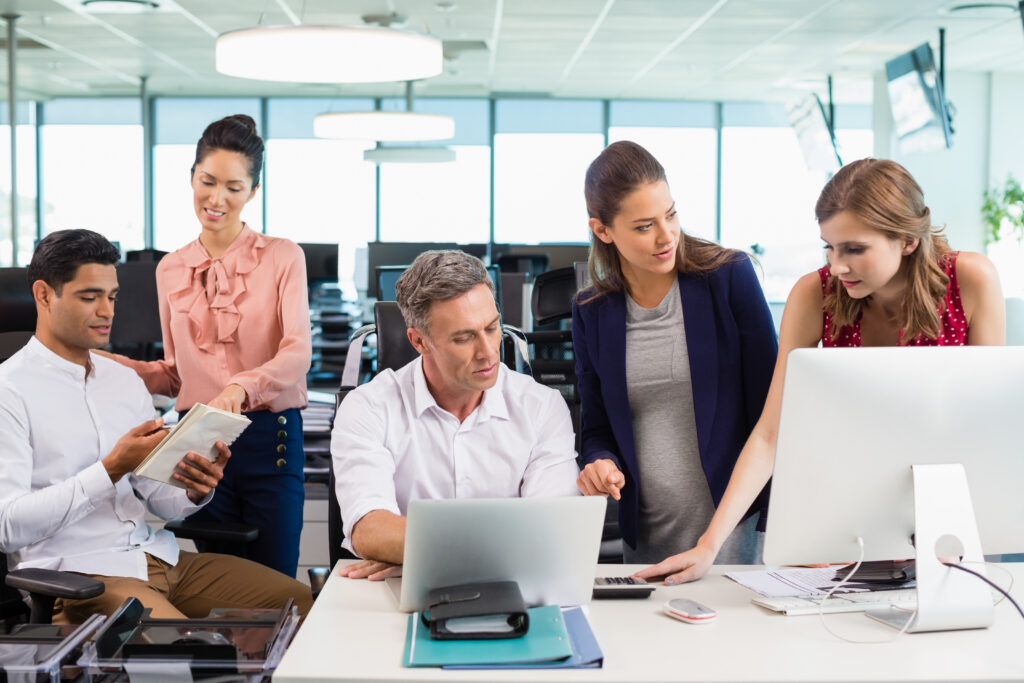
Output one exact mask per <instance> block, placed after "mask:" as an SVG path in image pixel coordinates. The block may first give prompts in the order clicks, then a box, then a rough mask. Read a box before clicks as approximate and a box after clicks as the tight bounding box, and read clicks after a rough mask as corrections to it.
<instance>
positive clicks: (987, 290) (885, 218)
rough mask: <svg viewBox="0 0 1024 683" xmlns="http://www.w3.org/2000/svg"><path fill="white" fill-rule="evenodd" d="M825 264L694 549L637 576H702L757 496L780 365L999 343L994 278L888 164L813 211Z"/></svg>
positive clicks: (847, 180)
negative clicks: (951, 241) (825, 354)
mask: <svg viewBox="0 0 1024 683" xmlns="http://www.w3.org/2000/svg"><path fill="white" fill-rule="evenodd" d="M815 215H816V217H817V220H818V224H819V227H820V229H821V239H822V241H823V242H824V247H825V254H826V256H827V259H828V265H826V266H824V267H822V268H821V269H819V270H817V271H815V272H812V273H808V274H807V275H804V276H803V277H802V278H800V280H798V281H797V283H796V285H795V286H794V287H793V290H792V291H791V292H790V294H789V299H788V300H787V301H786V308H785V312H784V314H783V317H782V325H781V328H780V331H779V354H778V359H777V360H776V363H775V372H774V374H773V376H772V383H771V388H770V389H769V390H768V399H767V402H766V403H765V407H764V411H763V412H762V413H761V418H760V420H759V421H758V423H757V425H756V426H755V427H754V431H753V432H752V433H751V435H750V438H749V439H748V440H747V443H746V445H745V446H744V447H743V451H742V452H741V453H740V457H739V460H738V461H737V463H736V467H735V468H734V470H733V473H732V477H731V479H730V480H729V485H728V487H727V488H726V491H725V495H724V497H723V498H722V502H721V503H720V504H719V506H718V509H717V510H716V512H715V515H714V517H713V518H712V520H711V523H710V524H709V525H708V528H707V530H706V531H705V532H704V534H703V535H702V536H701V537H700V539H699V540H698V542H697V545H696V546H695V547H694V548H693V549H691V550H688V551H686V552H684V553H681V554H679V555H673V556H671V557H669V558H668V559H666V560H664V561H662V562H661V563H659V564H656V565H653V566H651V567H648V568H646V569H644V570H642V571H640V572H638V576H641V577H644V578H650V577H656V576H666V583H681V582H684V581H692V580H694V579H697V578H700V577H701V576H702V575H703V574H704V573H705V572H706V571H707V570H708V568H709V567H710V566H711V563H712V562H713V560H714V558H715V555H716V554H717V552H718V548H719V547H720V546H721V544H722V542H723V540H724V539H725V538H727V537H728V536H729V534H730V532H731V531H732V529H733V528H734V527H735V526H736V524H737V523H738V522H739V521H740V519H741V518H742V516H743V513H744V512H746V510H747V508H748V507H749V506H750V503H751V501H753V500H754V498H755V497H756V496H757V494H758V492H760V491H761V489H762V488H763V487H764V485H765V483H766V482H767V481H768V479H769V477H770V476H771V473H772V468H773V466H774V460H775V443H776V441H775V440H776V430H777V428H778V423H779V407H780V402H781V399H782V381H783V377H784V376H785V372H786V357H787V356H788V355H789V352H790V351H792V350H793V349H795V348H801V347H812V348H813V347H815V346H818V344H819V343H820V344H821V345H823V346H963V345H967V344H970V345H986V344H987V345H999V344H1003V343H1005V341H1006V322H1005V303H1004V301H1003V295H1002V292H1001V290H1000V287H999V278H998V275H997V274H996V271H995V268H994V267H993V266H992V264H991V263H990V262H989V260H988V259H987V258H985V257H984V256H982V255H981V254H976V253H972V252H956V251H952V250H951V249H950V247H949V245H948V244H947V242H946V240H945V238H943V237H942V236H941V234H940V232H941V229H940V228H935V227H933V226H932V224H931V214H930V212H929V210H928V207H927V206H926V205H925V203H924V195H923V193H922V192H921V188H920V186H919V185H918V184H917V182H916V181H915V180H914V179H913V177H912V176H911V175H910V173H909V172H908V171H907V170H906V169H905V168H903V167H902V166H900V165H899V164H897V163H896V162H894V161H888V160H879V159H862V160H860V161H855V162H853V163H851V164H848V165H847V166H844V167H843V168H842V169H840V171H839V172H838V173H836V175H835V176H834V177H833V178H832V180H830V181H829V182H828V184H827V185H826V186H825V189H824V190H822V192H821V196H820V197H818V202H817V205H816V206H815Z"/></svg>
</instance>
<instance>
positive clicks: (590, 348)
mask: <svg viewBox="0 0 1024 683" xmlns="http://www.w3.org/2000/svg"><path fill="white" fill-rule="evenodd" d="M679 294H680V298H681V299H682V305H683V314H684V315H683V325H684V327H685V332H686V346H687V349H688V352H689V357H690V377H691V380H692V383H693V407H694V413H695V418H696V422H697V444H698V448H699V450H700V461H701V465H702V466H703V468H704V474H705V475H706V476H707V479H708V484H709V486H710V488H711V497H712V499H713V500H714V503H715V506H716V507H717V506H718V503H719V501H721V499H722V495H723V494H724V493H725V487H726V485H727V484H728V483H729V477H730V475H731V474H732V469H733V465H735V464H736V459H737V457H739V454H740V450H741V449H742V448H743V444H744V443H745V442H746V440H747V437H748V436H749V435H750V432H751V430H752V429H753V428H754V425H755V424H756V423H757V420H758V418H759V417H760V415H761V410H762V408H763V407H764V402H765V398H766V397H767V396H768V386H769V385H770V384H771V379H772V371H773V370H774V367H775V357H776V354H777V352H778V339H777V338H776V336H775V327H774V325H773V324H772V316H771V312H770V311H769V309H768V304H767V302H766V301H765V298H764V293H763V292H762V290H761V285H760V283H759V282H758V281H757V276H756V275H755V273H754V268H753V265H752V264H751V262H750V259H748V258H742V259H737V260H736V261H734V262H731V263H728V264H726V265H724V266H722V267H720V268H718V269H716V270H714V271H712V272H711V273H705V274H700V275H689V274H683V273H680V274H679ZM585 298H586V296H585V295H584V296H583V297H582V299H584V300H585ZM572 340H573V348H574V350H575V353H576V377H577V381H578V391H579V392H580V400H581V411H582V413H581V423H582V426H581V429H582V446H581V450H582V455H583V459H584V460H585V461H586V462H587V463H591V462H594V461H595V460H599V459H601V458H608V459H610V460H612V461H613V462H615V463H616V465H617V466H618V468H619V470H621V471H622V473H623V474H624V475H625V478H626V483H625V486H623V488H622V501H621V502H620V504H619V526H620V529H621V532H622V537H623V539H624V540H625V541H626V542H627V543H629V545H630V547H633V548H635V547H636V538H637V517H638V514H639V502H640V492H639V490H638V486H639V483H638V481H639V480H638V477H637V460H636V447H635V445H634V442H633V423H632V420H631V418H630V408H629V397H628V395H627V391H626V299H625V294H624V293H623V292H612V293H608V294H605V295H603V296H601V297H599V298H597V299H594V300H593V301H590V302H587V303H585V304H578V303H574V304H573V309H572ZM766 506H767V489H766V490H765V491H763V492H762V493H761V496H760V497H759V499H758V500H757V501H756V502H755V503H754V505H753V506H752V507H751V509H750V511H749V512H748V513H747V514H748V515H749V514H751V513H753V512H758V511H763V510H764V509H766ZM761 522H762V524H763V522H764V515H762V520H761Z"/></svg>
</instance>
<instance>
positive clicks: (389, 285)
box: [376, 266, 501, 312]
mask: <svg viewBox="0 0 1024 683" xmlns="http://www.w3.org/2000/svg"><path fill="white" fill-rule="evenodd" d="M408 268H409V266H377V272H376V279H377V294H378V296H377V300H378V301H394V300H395V286H396V285H397V284H398V278H400V277H401V276H402V273H404V272H405V271H406V270H407V269H408ZM487 274H488V275H490V276H491V282H492V283H493V284H494V300H495V302H496V303H497V304H498V311H499V312H500V311H501V271H499V270H498V266H487Z"/></svg>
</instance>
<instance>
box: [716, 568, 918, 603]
mask: <svg viewBox="0 0 1024 683" xmlns="http://www.w3.org/2000/svg"><path fill="white" fill-rule="evenodd" d="M835 575H836V568H835V567H781V568H779V567H777V568H773V569H754V570H751V571H745V572H728V573H726V574H725V576H726V578H729V579H732V580H733V581H735V582H736V583H738V584H740V585H741V586H745V587H746V588H749V589H750V590H752V591H754V592H756V593H758V594H760V595H763V596H765V597H768V598H788V597H793V596H797V595H825V594H826V593H828V592H829V591H830V590H832V587H833V586H834V585H836V583H837V582H835V581H833V580H832V579H833V578H834V577H835ZM914 585H915V584H914V582H913V581H909V582H906V583H903V584H901V585H885V584H877V583H875V584H867V583H857V582H854V583H848V584H844V585H843V587H842V588H840V589H839V590H837V591H836V594H840V593H863V592H865V591H878V590H889V589H895V588H913V587H914Z"/></svg>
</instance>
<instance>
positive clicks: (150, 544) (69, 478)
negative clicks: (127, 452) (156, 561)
mask: <svg viewBox="0 0 1024 683" xmlns="http://www.w3.org/2000/svg"><path fill="white" fill-rule="evenodd" d="M90 357H91V360H92V369H91V370H90V372H89V373H88V376H86V371H85V368H84V367H83V366H81V365H77V364H75V363H72V362H70V361H68V360H65V359H64V358H61V357H60V356H58V355H57V354H55V353H54V352H53V351H50V350H49V349H48V348H47V347H46V346H44V345H43V344H42V342H40V341H39V340H38V339H36V338H35V337H32V339H31V340H30V341H29V343H28V344H27V345H26V346H25V347H24V348H23V349H21V350H20V351H18V352H17V353H16V354H14V355H13V356H12V357H11V358H10V359H8V360H7V361H6V362H5V363H3V364H0V435H2V437H0V550H3V551H4V552H6V553H8V563H9V565H10V567H11V568H12V569H17V568H20V567H44V568H47V569H64V570H68V571H74V572H81V573H85V574H100V575H103V576H127V577H134V578H138V579H142V580H146V579H147V578H148V571H147V568H146V557H145V553H149V554H150V555H153V556H154V557H158V558H160V559H161V560H164V561H165V562H168V563H169V564H172V565H173V564H176V563H177V561H178V544H177V541H176V540H175V538H174V536H173V534H171V533H170V532H169V531H164V530H163V529H161V530H160V531H154V530H153V529H152V528H151V527H150V526H149V525H148V524H146V520H145V508H144V507H143V502H142V501H145V504H146V505H147V506H148V507H149V509H150V510H151V511H152V512H153V513H154V514H156V515H158V516H160V517H162V518H164V519H174V518H178V517H183V516H185V515H187V514H189V513H191V512H193V511H195V510H197V509H198V508H199V507H200V506H197V505H193V504H192V502H191V501H190V500H189V499H188V497H187V496H186V494H185V491H184V490H182V489H179V488H176V487H174V486H168V485H166V484H161V483H158V482H155V481H152V480H150V479H145V478H142V477H136V476H135V475H134V474H127V475H125V476H123V477H121V479H120V480H119V481H118V482H117V483H116V484H114V483H112V482H111V481H110V477H109V476H108V475H107V471H106V469H105V468H104V467H103V463H102V462H100V461H101V460H102V459H103V458H104V457H106V455H107V454H109V453H110V451H111V450H112V449H113V447H114V444H115V443H117V440H118V439H120V438H121V436H123V435H124V434H126V433H127V432H128V431H129V430H131V429H132V428H134V427H137V426H139V425H140V424H142V423H143V422H145V421H146V420H150V419H152V418H153V403H152V399H151V397H150V395H149V393H148V392H147V391H146V388H145V385H143V383H142V380H140V379H139V378H138V376H137V375H136V374H135V372H134V371H132V370H129V369H128V368H126V367H124V366H122V365H120V364H118V363H116V362H114V361H112V360H108V359H106V358H103V357H101V356H97V355H95V354H90ZM210 497H211V496H207V500H209V498H210ZM140 498H141V500H140ZM203 502H204V503H205V502H206V501H205V500H204V501H203Z"/></svg>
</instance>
